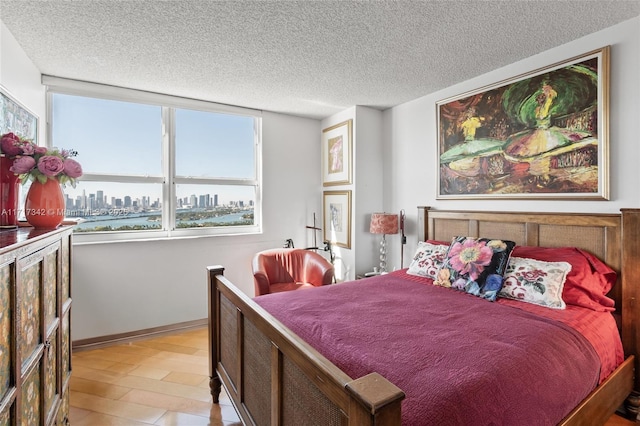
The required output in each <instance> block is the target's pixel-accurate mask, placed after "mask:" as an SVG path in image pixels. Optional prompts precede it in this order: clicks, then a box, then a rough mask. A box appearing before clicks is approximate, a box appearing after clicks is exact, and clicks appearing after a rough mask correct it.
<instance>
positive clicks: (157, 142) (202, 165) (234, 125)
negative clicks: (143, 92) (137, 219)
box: [52, 94, 254, 202]
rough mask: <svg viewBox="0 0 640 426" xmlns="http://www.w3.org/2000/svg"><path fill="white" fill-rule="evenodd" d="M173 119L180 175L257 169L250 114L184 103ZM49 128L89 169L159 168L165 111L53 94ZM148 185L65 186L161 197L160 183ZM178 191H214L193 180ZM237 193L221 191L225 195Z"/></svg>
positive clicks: (72, 192)
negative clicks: (252, 160)
mask: <svg viewBox="0 0 640 426" xmlns="http://www.w3.org/2000/svg"><path fill="white" fill-rule="evenodd" d="M175 121H176V173H177V174H178V175H184V176H193V177H197V176H214V177H232V178H253V177H254V170H253V167H252V166H251V165H250V162H249V161H246V160H243V159H246V158H247V157H249V158H253V150H254V146H253V144H254V135H253V132H254V129H253V117H247V116H237V115H230V114H218V113H210V112H203V111H195V110H186V109H179V110H176V119H175ZM52 130H53V131H52V134H53V139H52V144H53V145H54V146H57V147H58V148H64V149H74V150H76V151H77V152H78V156H77V157H76V160H78V161H79V162H80V164H81V165H82V167H83V170H84V172H85V173H101V174H105V173H113V174H133V175H149V176H161V175H162V114H161V107H159V106H157V105H145V104H134V103H128V102H121V101H112V100H104V99H92V98H84V97H78V96H71V95H63V94H55V95H54V105H53V129H52ZM151 186H153V187H155V189H156V190H155V191H154V190H153V189H150V187H151ZM151 186H150V185H130V184H127V185H122V184H115V185H113V184H107V183H100V184H97V183H94V182H84V183H83V182H82V181H80V182H78V185H77V188H76V189H72V188H70V187H67V188H66V189H65V193H66V194H68V195H69V196H72V197H73V198H75V196H76V195H79V194H81V193H82V190H83V187H84V190H85V192H86V194H87V195H88V194H89V193H95V190H96V189H102V190H103V191H104V192H105V195H107V197H109V198H110V197H112V196H113V197H119V198H121V197H123V196H124V195H131V196H133V197H134V198H136V197H141V196H143V195H149V196H151V197H152V200H153V199H155V198H154V196H157V197H158V198H161V194H160V192H159V191H160V186H159V185H158V186H156V185H151ZM123 191H126V192H127V193H126V194H125V193H123ZM177 191H178V196H179V197H184V196H189V195H191V194H192V193H194V192H195V195H200V193H211V194H212V192H211V191H208V190H207V189H205V188H198V187H191V186H190V185H182V186H179V187H177ZM219 192H222V191H219ZM242 194H247V195H246V196H247V197H248V198H246V199H244V201H248V199H249V198H251V195H252V192H250V191H249V192H247V191H242ZM239 196H240V194H238V195H236V194H233V193H231V194H222V193H219V197H220V198H222V199H221V200H220V201H221V202H226V201H228V200H225V198H232V199H233V200H237V199H238V197H239Z"/></svg>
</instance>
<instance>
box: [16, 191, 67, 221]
mask: <svg viewBox="0 0 640 426" xmlns="http://www.w3.org/2000/svg"><path fill="white" fill-rule="evenodd" d="M24 212H25V216H26V217H27V222H29V224H30V225H31V226H33V227H34V228H36V229H55V228H57V227H58V225H60V224H61V223H62V221H63V220H64V213H65V205H64V196H63V195H62V188H61V187H60V183H59V182H58V181H57V180H55V179H47V181H46V182H45V183H40V182H39V181H37V180H35V181H33V182H32V183H31V187H30V188H29V192H27V199H26V201H25V203H24Z"/></svg>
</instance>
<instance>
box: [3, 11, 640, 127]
mask: <svg viewBox="0 0 640 426" xmlns="http://www.w3.org/2000/svg"><path fill="white" fill-rule="evenodd" d="M638 15H640V0H629V1H622V0H618V1H588V0H582V1H569V0H557V1H551V0H548V1H534V0H529V1H516V0H511V1H484V0H477V1H453V0H452V1H371V2H369V1H367V2H360V1H358V2H356V1H286V2H285V1H225V2H221V1H205V0H176V1H157V0H135V1H115V0H92V1H88V0H74V1H63V0H49V1H45V0H35V1H30V0H0V19H1V20H2V22H4V24H5V25H6V26H7V28H8V29H9V31H11V33H12V34H13V35H14V37H15V38H16V39H17V40H18V43H19V44H20V45H21V46H22V48H23V49H24V51H25V52H26V53H27V55H28V56H29V57H30V58H31V60H32V61H33V62H34V63H35V64H36V66H37V67H38V68H39V69H40V71H41V72H42V73H43V74H48V75H53V76H58V77H66V78H72V79H79V80H85V81H91V82H98V83H104V84H109V85H116V86H123V87H129V88H135V89H141V90H147V91H152V92H159V93H166V94H172V95H178V96H184V97H189V98H196V99H203V100H208V101H214V102H220V103H225V104H232V105H239V106H245V107H251V108H256V109H263V110H269V111H275V112H281V113H286V114H293V115H298V116H305V117H312V118H317V119H321V118H325V117H327V116H329V115H332V114H334V113H336V112H339V111H342V110H344V109H346V108H348V107H351V106H353V105H367V106H370V107H374V108H378V109H386V108H389V107H391V106H394V105H398V104H401V103H403V102H407V101H409V100H412V99H416V98H418V97H421V96H424V95H427V94H429V93H433V92H435V91H437V90H440V89H442V88H445V87H448V86H451V85H453V84H455V83H458V82H461V81H464V80H467V79H469V78H472V77H475V76H477V75H480V74H483V73H485V72H488V71H491V70H494V69H496V68H499V67H502V66H504V65H507V64H510V63H513V62H516V61H518V60H520V59H523V58H526V57H528V56H531V55H534V54H537V53H540V52H542V51H545V50H548V49H550V48H552V47H555V46H558V45H561V44H564V43H567V42H569V41H571V40H574V39H577V38H579V37H582V36H584V35H587V34H590V33H593V32H595V31H598V30H601V29H603V28H606V27H609V26H612V25H614V24H616V23H619V22H622V21H625V20H628V19H631V18H634V17H636V16H638ZM576 53H582V52H576Z"/></svg>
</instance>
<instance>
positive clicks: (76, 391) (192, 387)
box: [69, 328, 241, 426]
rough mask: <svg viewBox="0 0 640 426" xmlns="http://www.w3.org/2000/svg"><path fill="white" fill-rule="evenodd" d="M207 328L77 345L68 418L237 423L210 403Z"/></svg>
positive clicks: (75, 421) (227, 406) (131, 425)
mask: <svg viewBox="0 0 640 426" xmlns="http://www.w3.org/2000/svg"><path fill="white" fill-rule="evenodd" d="M208 346H209V345H208V337H207V329H206V328H200V329H197V330H189V331H183V332H180V333H176V334H171V335H166V336H161V337H156V338H145V339H143V340H136V341H129V342H127V343H124V344H117V345H112V346H108V347H101V348H98V349H91V350H83V351H75V352H74V353H73V357H72V364H73V375H72V377H71V381H70V384H69V386H70V390H71V399H70V405H71V408H70V420H71V424H72V425H73V426H84V425H91V426H95V425H101V426H110V425H127V426H136V425H176V426H177V425H194V426H197V425H214V426H237V425H241V423H240V421H239V419H238V415H237V414H236V412H235V410H234V408H233V406H232V405H231V402H230V400H229V398H228V397H227V396H226V394H224V392H223V393H222V395H221V396H220V404H212V403H211V394H210V392H209V374H208V362H209V350H208Z"/></svg>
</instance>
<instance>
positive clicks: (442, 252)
mask: <svg viewBox="0 0 640 426" xmlns="http://www.w3.org/2000/svg"><path fill="white" fill-rule="evenodd" d="M448 249H449V246H448V245H444V244H432V243H429V242H425V241H419V242H418V249H417V250H416V254H414V255H413V259H412V260H411V264H410V265H409V269H408V270H407V274H411V275H418V276H421V277H427V278H431V279H435V277H436V274H437V273H438V269H440V267H441V266H442V264H443V263H444V260H445V259H446V256H447V250H448Z"/></svg>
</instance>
